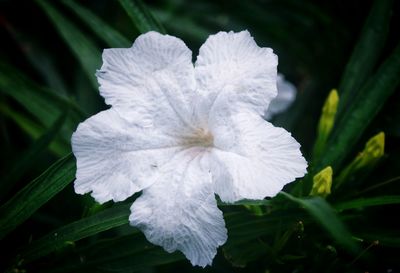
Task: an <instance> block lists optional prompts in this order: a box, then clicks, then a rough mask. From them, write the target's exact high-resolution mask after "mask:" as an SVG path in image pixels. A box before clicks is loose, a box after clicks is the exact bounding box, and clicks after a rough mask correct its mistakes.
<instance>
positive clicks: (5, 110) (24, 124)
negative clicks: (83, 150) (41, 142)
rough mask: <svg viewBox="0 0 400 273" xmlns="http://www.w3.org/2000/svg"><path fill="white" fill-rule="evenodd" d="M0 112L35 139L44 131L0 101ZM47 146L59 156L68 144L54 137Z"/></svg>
mask: <svg viewBox="0 0 400 273" xmlns="http://www.w3.org/2000/svg"><path fill="white" fill-rule="evenodd" d="M0 113H2V114H4V115H5V116H6V117H8V118H10V119H11V120H13V121H14V122H15V123H16V124H17V125H18V126H19V127H20V128H21V129H22V130H23V131H24V132H25V133H27V134H28V135H29V136H30V137H31V138H33V139H35V140H36V139H39V137H40V136H42V135H43V134H44V133H45V132H46V128H44V127H43V126H41V125H40V124H37V123H36V122H35V121H33V120H31V119H30V118H29V117H25V116H24V115H23V114H21V113H19V112H17V111H15V110H13V109H11V108H9V107H8V106H7V105H5V104H2V103H0ZM49 148H50V150H51V151H52V152H53V153H54V154H55V155H57V156H59V157H61V156H63V155H65V154H66V153H68V151H69V150H70V145H69V144H67V143H66V142H65V141H64V140H62V139H61V138H56V140H55V141H53V142H52V143H51V144H50V146H49Z"/></svg>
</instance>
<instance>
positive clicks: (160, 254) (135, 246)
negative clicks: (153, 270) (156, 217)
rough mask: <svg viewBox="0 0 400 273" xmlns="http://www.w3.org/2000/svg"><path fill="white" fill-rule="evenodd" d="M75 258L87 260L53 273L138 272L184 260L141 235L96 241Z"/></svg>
mask: <svg viewBox="0 0 400 273" xmlns="http://www.w3.org/2000/svg"><path fill="white" fill-rule="evenodd" d="M73 255H78V256H85V259H84V261H81V260H79V259H73V260H72V262H71V261H70V260H67V261H62V264H58V265H57V270H56V271H52V272H87V271H90V270H91V269H92V268H102V269H103V270H105V271H111V272H136V271H140V270H141V271H143V270H144V269H146V268H149V267H154V266H157V265H162V264H168V263H172V262H175V261H178V260H183V259H184V256H183V255H182V254H181V253H180V252H174V253H168V252H166V251H165V250H163V249H162V248H161V247H159V246H156V245H153V244H151V243H150V242H149V241H147V240H146V238H145V237H144V236H143V234H141V233H139V232H135V233H134V234H128V235H124V236H119V237H117V238H112V239H105V240H100V241H97V242H95V243H93V244H91V245H89V246H85V247H83V248H80V249H76V250H75V253H73Z"/></svg>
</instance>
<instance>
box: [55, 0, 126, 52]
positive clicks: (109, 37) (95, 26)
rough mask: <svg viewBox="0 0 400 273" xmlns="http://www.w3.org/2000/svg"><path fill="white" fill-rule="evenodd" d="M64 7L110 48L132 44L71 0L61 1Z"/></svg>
mask: <svg viewBox="0 0 400 273" xmlns="http://www.w3.org/2000/svg"><path fill="white" fill-rule="evenodd" d="M62 2H63V4H64V5H66V6H67V7H69V8H70V9H71V10H72V11H73V12H75V14H76V15H78V16H79V18H80V19H81V20H82V21H83V22H84V23H85V24H86V25H87V26H88V27H89V28H90V29H91V30H93V32H94V33H96V35H97V36H98V37H99V38H100V39H102V40H103V41H104V42H106V43H107V45H108V46H110V47H129V46H130V45H131V44H132V42H131V41H129V40H128V39H126V38H125V37H124V36H123V35H121V34H120V33H119V32H118V31H116V30H115V29H114V28H112V27H110V26H109V25H108V24H106V23H105V22H104V21H103V20H102V19H100V18H99V17H97V16H96V15H95V14H94V13H92V12H91V11H90V10H88V9H86V8H84V7H83V6H81V5H80V4H78V3H76V2H75V1H71V0H63V1H62Z"/></svg>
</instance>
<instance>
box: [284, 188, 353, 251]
mask: <svg viewBox="0 0 400 273" xmlns="http://www.w3.org/2000/svg"><path fill="white" fill-rule="evenodd" d="M280 195H283V196H285V197H286V198H287V199H289V200H291V201H293V202H296V203H297V204H299V205H300V206H302V207H303V208H304V209H306V210H307V211H308V212H309V213H310V215H311V216H313V217H314V219H315V220H316V222H317V223H318V224H320V225H321V226H322V227H323V228H324V229H325V230H326V231H327V232H328V233H329V234H330V235H331V236H332V238H333V239H335V240H336V241H337V242H338V243H339V244H340V245H342V246H343V247H344V248H345V249H347V250H348V251H349V252H350V253H352V254H356V253H357V252H358V250H359V247H358V245H357V244H356V243H355V242H354V240H353V238H352V236H351V234H350V232H349V231H348V230H347V228H346V226H345V225H344V224H343V222H342V221H341V220H340V219H339V218H338V216H337V215H336V213H335V211H334V210H333V209H332V207H331V206H330V205H329V204H328V203H327V202H326V201H325V199H322V198H320V197H313V198H304V199H300V198H297V197H294V196H292V195H290V194H288V193H286V192H281V193H280Z"/></svg>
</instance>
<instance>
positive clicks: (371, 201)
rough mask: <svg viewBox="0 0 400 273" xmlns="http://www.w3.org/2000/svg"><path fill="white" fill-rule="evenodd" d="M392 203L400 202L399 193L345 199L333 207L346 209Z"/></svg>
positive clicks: (340, 209)
mask: <svg viewBox="0 0 400 273" xmlns="http://www.w3.org/2000/svg"><path fill="white" fill-rule="evenodd" d="M392 204H400V195H387V196H377V197H369V198H359V199H353V200H350V201H345V202H341V203H339V204H336V205H335V206H334V207H335V209H336V210H339V211H342V210H348V209H359V208H364V207H371V206H382V205H392Z"/></svg>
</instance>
